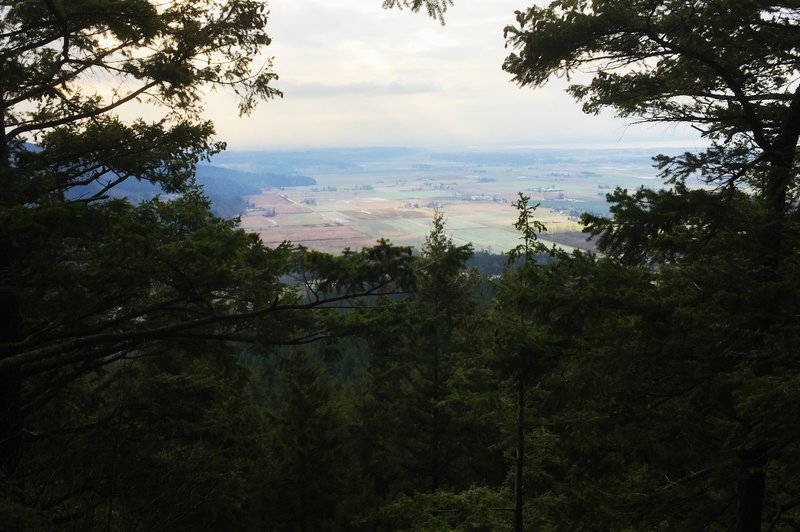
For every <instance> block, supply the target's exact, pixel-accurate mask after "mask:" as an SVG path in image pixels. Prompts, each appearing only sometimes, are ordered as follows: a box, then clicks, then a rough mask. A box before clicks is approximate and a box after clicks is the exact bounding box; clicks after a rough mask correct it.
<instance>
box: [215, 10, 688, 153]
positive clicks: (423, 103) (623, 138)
mask: <svg viewBox="0 0 800 532" xmlns="http://www.w3.org/2000/svg"><path fill="white" fill-rule="evenodd" d="M530 1H531V0H456V2H455V6H453V7H451V8H450V9H449V10H448V13H447V15H446V22H447V23H446V25H445V26H441V25H440V24H439V23H438V22H437V21H435V20H433V19H430V18H428V17H427V16H426V15H424V14H423V13H416V14H414V13H411V12H410V11H409V10H402V11H398V10H384V9H382V7H381V4H382V2H381V0H335V1H331V0H271V2H270V3H269V9H270V18H269V24H268V32H269V34H270V36H271V37H272V39H273V43H272V44H271V45H270V46H269V47H268V49H267V53H266V56H265V57H273V58H274V59H273V61H274V62H273V69H274V71H275V72H276V73H277V74H278V75H279V76H280V79H279V80H278V81H276V82H275V83H274V86H275V87H276V88H278V89H280V90H282V91H283V92H284V98H283V99H279V100H270V101H267V102H263V103H261V104H260V105H259V107H258V108H257V110H256V111H255V112H254V113H253V114H252V115H250V116H249V117H245V118H239V117H238V114H237V111H236V105H235V102H234V101H233V100H231V99H230V98H229V97H228V96H227V95H226V94H224V93H215V94H210V95H209V96H208V99H207V104H206V115H207V116H208V118H210V119H212V120H213V121H214V122H215V124H216V127H217V132H218V137H219V138H220V139H221V140H225V141H226V142H228V149H233V150H245V149H283V148H311V147H314V148H316V147H354V146H365V147H366V146H410V147H432V148H437V147H441V148H445V147H464V148H469V147H475V148H489V147H493V148H497V147H511V146H526V147H527V146H570V147H572V146H578V145H592V146H608V147H627V146H658V147H668V146H693V145H694V144H695V143H696V142H697V141H696V139H697V135H696V134H694V133H693V132H692V131H691V130H686V129H677V128H675V127H670V126H666V125H658V126H654V125H632V124H631V121H630V120H622V119H618V118H614V117H613V116H612V115H610V114H603V115H601V116H587V115H584V114H582V113H581V110H580V104H579V103H577V102H576V101H575V100H574V99H573V98H572V97H571V96H569V95H568V94H566V93H565V92H564V88H565V87H566V85H567V83H566V81H565V80H560V79H554V80H553V81H551V82H550V83H548V84H547V85H546V86H545V87H544V88H541V89H535V90H533V89H530V88H520V87H518V86H516V85H514V84H513V83H511V81H510V76H509V75H508V74H507V73H505V72H503V71H502V69H501V65H502V63H503V59H504V58H505V57H506V55H507V54H508V50H506V49H505V48H504V44H505V41H504V39H503V27H504V26H505V25H506V24H508V23H511V22H513V20H514V10H516V9H523V8H525V7H527V4H526V2H530Z"/></svg>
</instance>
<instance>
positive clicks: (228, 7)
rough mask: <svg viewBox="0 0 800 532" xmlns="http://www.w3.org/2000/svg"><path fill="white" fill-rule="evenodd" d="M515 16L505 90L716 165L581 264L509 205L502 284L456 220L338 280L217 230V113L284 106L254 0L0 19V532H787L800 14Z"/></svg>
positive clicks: (350, 265)
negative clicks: (564, 86)
mask: <svg viewBox="0 0 800 532" xmlns="http://www.w3.org/2000/svg"><path fill="white" fill-rule="evenodd" d="M365 1H366V0H365ZM372 1H373V2H375V3H377V4H380V2H379V0H372ZM461 1H464V2H466V1H467V0H454V1H451V0H386V1H385V2H384V3H383V8H385V10H386V12H385V13H384V14H385V15H386V16H392V17H396V18H397V23H398V24H400V23H402V21H403V20H405V19H408V18H409V17H418V18H425V17H432V18H433V19H434V20H438V21H439V22H441V24H445V25H446V24H447V21H448V14H449V13H450V12H452V10H453V9H456V8H457V7H458V4H459V2H461ZM485 1H491V0H485ZM520 3H521V5H520V6H519V9H520V10H519V11H517V12H516V13H511V14H510V15H509V18H508V21H507V26H506V27H505V28H502V27H498V28H497V30H498V33H503V34H504V38H505V44H506V51H507V57H506V59H505V61H504V62H503V64H502V65H498V68H499V67H500V66H502V69H503V71H504V72H505V75H506V77H507V79H508V81H509V83H511V84H516V85H518V86H520V87H521V88H524V89H526V90H529V91H531V93H533V91H535V90H537V89H539V88H540V87H542V86H543V85H544V84H545V83H546V82H548V81H549V80H552V79H555V78H566V79H567V80H569V82H570V83H571V84H570V86H569V89H568V91H569V93H570V94H571V95H572V96H574V98H575V100H576V103H575V105H576V106H582V108H583V111H584V112H586V113H588V114H600V113H612V114H616V115H618V116H621V117H625V118H629V119H631V120H633V121H636V122H642V123H652V124H668V125H670V124H672V125H687V126H690V127H691V128H693V130H695V131H697V132H698V133H699V134H700V135H701V137H702V139H703V141H704V146H705V147H704V148H703V149H701V150H697V151H686V152H679V153H672V154H669V155H659V153H657V152H654V153H653V154H652V156H653V174H654V175H657V176H658V178H659V180H658V182H657V184H656V186H649V187H641V188H638V189H623V188H617V189H616V190H608V191H607V192H608V194H607V196H606V198H607V202H608V214H607V215H605V214H590V213H585V214H584V215H583V216H582V218H581V223H582V225H583V228H584V232H585V233H586V235H585V236H586V238H592V239H593V242H594V243H595V245H596V252H590V251H580V250H575V251H565V250H564V248H559V247H557V246H551V245H548V244H546V243H545V242H543V241H542V239H541V238H540V237H542V235H545V234H546V231H547V228H546V227H545V224H543V223H542V222H541V221H540V220H539V219H538V218H537V210H536V209H537V202H536V201H535V200H532V199H531V197H530V195H528V194H526V193H525V192H522V191H521V192H520V193H519V195H517V196H516V199H515V202H514V203H513V205H512V204H509V205H508V209H509V211H510V212H512V213H515V214H514V217H515V219H516V223H515V224H514V228H515V230H516V232H517V234H518V237H519V238H518V242H519V244H518V245H517V246H516V247H515V248H514V249H512V250H511V251H510V252H509V253H508V254H506V255H505V256H504V257H495V258H494V259H495V263H496V264H500V265H501V266H499V267H498V269H497V271H498V272H500V273H498V274H492V275H489V274H487V273H486V269H485V268H483V267H480V266H479V265H478V262H476V259H482V260H483V261H484V262H485V261H486V260H487V259H488V256H487V254H486V253H481V250H476V249H474V248H473V246H472V245H470V244H463V243H461V242H459V241H455V240H454V239H453V238H451V236H450V233H449V232H448V228H447V214H446V210H437V211H436V214H435V215H434V217H433V219H432V220H429V224H430V232H429V234H428V235H427V237H426V238H425V241H424V243H423V244H422V245H421V246H419V247H417V248H414V249H412V248H411V247H407V246H400V245H396V244H394V243H392V242H391V240H390V239H388V238H381V239H379V240H377V241H376V242H375V243H374V245H371V246H368V247H363V248H360V249H345V250H342V252H341V253H334V254H331V253H324V252H321V251H316V250H313V249H310V248H308V247H305V246H302V245H296V244H293V243H291V242H284V243H283V244H279V245H274V246H272V245H270V246H267V245H266V244H264V243H263V242H262V240H261V239H260V238H259V237H258V236H257V235H256V234H253V233H250V232H247V231H245V230H244V229H242V228H241V227H240V226H239V224H238V221H237V219H236V218H227V217H222V216H220V215H218V214H216V213H214V212H212V209H211V203H210V200H209V199H208V197H207V196H206V194H205V192H204V189H203V187H202V186H200V184H199V183H198V181H197V179H196V172H195V170H196V168H197V165H198V164H202V163H203V162H204V161H208V160H209V159H210V158H211V157H212V156H214V155H215V154H217V153H219V152H221V151H222V150H224V149H225V144H224V142H222V140H224V139H222V140H218V139H217V137H216V136H215V129H214V124H213V123H212V122H210V121H208V120H206V119H205V118H203V113H202V111H203V106H204V94H205V91H208V90H211V89H214V88H218V89H220V90H222V89H224V90H226V91H228V92H230V93H233V94H235V95H236V96H237V97H238V102H239V108H238V112H239V113H240V114H241V115H242V116H246V115H248V114H250V113H251V112H253V111H254V109H255V107H256V106H257V105H264V106H269V105H271V104H272V102H271V101H270V100H273V99H278V98H280V97H281V96H282V93H281V91H280V90H278V89H276V88H275V87H274V85H275V80H276V79H277V76H278V74H279V72H277V69H274V68H273V65H272V63H271V62H270V60H268V59H263V57H264V56H263V54H262V53H261V52H262V51H263V50H264V49H265V48H266V47H268V45H269V44H270V36H269V35H268V33H267V32H268V30H270V28H271V25H272V24H273V23H277V22H275V21H273V20H272V19H270V21H269V24H268V23H267V22H268V21H267V19H268V15H269V11H268V6H267V5H266V4H265V2H263V1H261V0H225V1H222V0H181V1H177V0H175V1H173V0H169V1H167V0H159V1H156V0H2V1H0V531H6V532H17V531H19V532H29V531H30V532H36V531H42V532H49V531H53V532H56V531H75V532H78V531H120V532H122V531H169V532H175V531H186V532H189V531H303V532H315V531H351V530H352V531H399V530H408V531H450V530H454V531H476V532H477V531H512V530H513V531H515V532H516V531H523V530H524V531H581V530H587V531H589V530H591V531H620V532H622V531H695V530H696V531H702V530H706V531H736V532H779V531H796V530H800V352H799V351H798V349H799V348H798V346H800V293H799V292H800V176H798V168H799V163H798V149H797V148H798V139H800V6H799V5H798V4H797V3H796V2H787V1H782V2H781V1H777V2H767V1H761V0H736V1H734V0H695V1H688V0H666V1H662V2H655V1H652V0H556V1H553V2H552V3H549V4H546V3H544V2H535V5H533V6H531V7H527V6H526V5H525V2H524V0H520ZM528 3H532V2H531V0H529V1H528ZM379 7H380V5H379ZM433 26H434V27H436V28H438V27H439V24H437V23H436V22H435V21H434V22H433ZM97 80H103V81H104V82H109V85H110V86H113V90H109V91H101V90H99V89H96V87H97V85H96V83H95V82H97ZM110 82H113V83H110ZM93 83H95V84H93ZM132 106H145V107H147V108H151V109H153V110H154V112H157V113H159V115H158V116H159V117H158V118H155V119H151V118H136V119H130V118H128V117H129V116H130V115H127V114H125V110H126V109H129V108H131V107H132ZM236 111H237V110H236V109H234V110H232V111H231V112H234V113H235V112H236ZM147 116H150V115H147ZM698 179H699V180H700V181H701V182H702V183H703V186H694V185H693V183H695V182H696V180H698ZM132 182H142V183H148V184H150V185H152V186H154V187H156V188H157V189H158V190H159V191H160V192H161V193H160V194H159V195H156V196H153V197H148V198H145V199H132V198H125V197H120V196H119V195H115V194H113V191H114V190H115V189H117V188H119V187H121V186H123V185H124V184H125V183H132ZM604 192H605V191H604ZM273 215H274V212H273Z"/></svg>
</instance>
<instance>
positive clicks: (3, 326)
mask: <svg viewBox="0 0 800 532" xmlns="http://www.w3.org/2000/svg"><path fill="white" fill-rule="evenodd" d="M2 251H5V250H0V252H2ZM3 262H5V260H4V261H3ZM20 321H21V320H20V307H19V298H18V297H17V295H16V294H15V293H14V292H13V291H12V290H11V289H10V288H6V287H2V288H0V344H5V343H10V342H14V341H16V340H18V339H19V329H20V326H21V323H20ZM2 355H3V353H2V352H0V356H2ZM22 425H23V418H22V374H21V368H20V367H19V366H12V367H10V368H6V369H2V370H0V482H2V481H4V482H11V484H12V485H16V486H18V487H21V486H22V478H23V477H22V451H23V449H22Z"/></svg>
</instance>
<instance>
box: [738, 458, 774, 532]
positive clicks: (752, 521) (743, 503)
mask: <svg viewBox="0 0 800 532" xmlns="http://www.w3.org/2000/svg"><path fill="white" fill-rule="evenodd" d="M766 464H767V450H766V445H759V446H756V447H754V448H752V449H745V450H744V451H743V452H742V467H743V471H742V476H741V478H740V480H739V511H738V516H737V523H736V532H760V530H761V516H762V514H763V512H764V495H765V493H766V478H765V475H764V466H765V465H766Z"/></svg>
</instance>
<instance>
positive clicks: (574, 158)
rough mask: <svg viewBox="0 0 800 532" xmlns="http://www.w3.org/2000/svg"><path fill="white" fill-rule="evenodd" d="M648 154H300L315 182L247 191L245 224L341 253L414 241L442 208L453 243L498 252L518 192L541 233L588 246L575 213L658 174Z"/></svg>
mask: <svg viewBox="0 0 800 532" xmlns="http://www.w3.org/2000/svg"><path fill="white" fill-rule="evenodd" d="M652 153H654V152H653V151H648V152H642V153H638V152H637V153H631V152H630V151H629V150H626V151H621V150H597V151H594V152H590V151H586V150H550V151H544V152H543V151H532V152H526V153H524V154H521V153H511V154H505V155H506V158H505V159H504V157H503V155H504V154H503V153H497V152H492V153H491V154H489V155H487V154H475V153H456V154H436V153H428V152H417V151H412V152H409V151H407V150H406V151H398V153H394V152H391V153H389V154H388V155H387V154H386V153H381V154H380V156H378V155H376V154H374V153H372V152H370V151H369V150H364V151H360V152H356V153H352V152H348V153H347V154H346V155H342V154H341V153H333V154H329V155H328V156H329V157H330V158H331V159H332V160H333V162H331V163H326V162H325V161H320V158H319V157H316V158H309V160H310V162H307V163H303V160H302V159H300V158H299V157H298V161H297V162H296V163H295V164H294V166H293V167H292V169H293V170H294V171H300V172H303V173H304V174H306V175H309V176H311V177H313V178H314V179H315V180H316V182H317V184H316V185H313V186H302V187H286V188H281V189H275V188H273V189H264V190H262V192H261V194H259V195H255V196H250V197H248V198H247V200H248V202H249V205H250V207H249V208H248V210H247V213H246V214H245V215H244V216H243V217H242V219H241V225H242V227H243V228H245V229H247V230H249V231H253V232H257V233H258V234H260V235H261V238H262V239H263V240H264V242H265V243H267V244H268V245H272V246H274V245H277V244H280V243H281V242H283V241H284V240H288V241H291V242H294V243H296V244H303V245H305V246H308V247H310V248H313V249H318V250H321V251H329V252H339V251H341V250H342V249H344V248H346V247H349V248H352V249H360V248H361V247H363V246H368V245H372V244H374V243H375V241H376V240H377V239H379V238H388V239H389V240H391V241H392V242H393V243H396V244H404V245H413V246H416V247H419V246H420V245H421V244H422V243H423V242H424V239H425V236H426V235H427V234H428V233H429V231H430V226H431V220H432V219H433V215H434V210H435V209H439V210H441V211H442V212H443V213H444V215H445V219H446V229H447V232H448V234H450V235H451V236H452V238H453V240H454V241H455V242H456V243H459V244H460V243H466V242H471V243H472V244H473V245H474V246H475V248H476V249H479V250H480V249H485V250H488V251H491V252H495V253H502V252H506V251H508V250H509V249H511V248H513V247H514V246H516V245H517V244H518V243H519V235H518V234H517V232H516V231H515V230H514V228H513V223H514V221H515V220H516V216H517V213H516V210H515V209H514V207H513V206H512V203H513V202H514V201H516V199H517V194H518V192H523V193H524V194H527V195H529V196H531V197H532V199H533V201H534V202H539V203H541V205H540V207H539V208H538V209H537V211H536V215H537V219H539V220H540V221H541V222H543V223H544V224H545V225H546V226H547V229H548V230H547V232H546V233H545V234H543V235H542V240H545V241H550V242H555V243H558V244H559V245H561V246H562V247H567V248H569V247H582V248H588V247H589V246H590V245H589V244H588V243H587V242H586V238H585V235H583V234H581V233H580V230H581V226H580V224H579V222H578V217H579V215H580V213H581V212H584V211H588V212H595V213H604V212H605V211H606V209H607V207H606V205H605V195H606V193H608V192H610V191H611V190H612V189H613V188H615V187H622V188H628V189H632V188H637V187H639V186H643V185H653V184H655V183H657V181H655V180H654V177H653V176H654V174H655V171H654V170H653V168H652V165H651V162H650V154H652ZM343 159H344V161H343ZM228 164H230V166H231V167H235V164H233V163H228ZM238 164H239V166H242V163H241V162H240V163H238ZM251 170H252V168H251Z"/></svg>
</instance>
